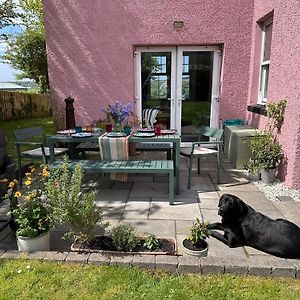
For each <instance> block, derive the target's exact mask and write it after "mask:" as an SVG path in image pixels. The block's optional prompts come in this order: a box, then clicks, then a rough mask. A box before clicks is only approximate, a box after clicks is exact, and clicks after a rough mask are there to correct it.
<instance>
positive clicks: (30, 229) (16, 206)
mask: <svg viewBox="0 0 300 300" xmlns="http://www.w3.org/2000/svg"><path fill="white" fill-rule="evenodd" d="M34 171H35V169H34V168H33V167H32V168H31V172H29V173H26V180H25V186H26V187H25V191H24V192H21V191H18V190H17V181H16V180H13V181H11V182H10V183H9V185H8V190H7V194H6V196H5V198H7V199H9V200H10V207H11V215H12V218H13V219H14V221H15V222H16V223H17V235H19V236H22V237H28V238H33V237H36V236H38V235H40V234H42V233H44V232H47V231H48V230H49V229H50V226H51V217H50V211H49V209H48V207H47V204H46V203H45V198H46V196H45V193H44V191H43V190H42V189H33V188H32V176H33V173H34ZM41 176H43V177H47V176H48V171H47V169H46V167H44V168H43V171H42V174H41Z"/></svg>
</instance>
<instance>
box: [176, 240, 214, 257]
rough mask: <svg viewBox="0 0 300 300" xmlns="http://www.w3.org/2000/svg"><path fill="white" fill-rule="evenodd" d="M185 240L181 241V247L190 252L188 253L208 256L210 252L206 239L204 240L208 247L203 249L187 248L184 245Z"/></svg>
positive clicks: (185, 251)
mask: <svg viewBox="0 0 300 300" xmlns="http://www.w3.org/2000/svg"><path fill="white" fill-rule="evenodd" d="M183 242H184V240H183V241H182V242H181V248H182V250H183V252H184V253H186V254H188V255H192V256H197V257H207V252H208V244H207V242H206V241H204V242H205V243H206V245H207V247H206V248H205V249H203V250H191V249H188V248H186V247H185V246H184V245H183Z"/></svg>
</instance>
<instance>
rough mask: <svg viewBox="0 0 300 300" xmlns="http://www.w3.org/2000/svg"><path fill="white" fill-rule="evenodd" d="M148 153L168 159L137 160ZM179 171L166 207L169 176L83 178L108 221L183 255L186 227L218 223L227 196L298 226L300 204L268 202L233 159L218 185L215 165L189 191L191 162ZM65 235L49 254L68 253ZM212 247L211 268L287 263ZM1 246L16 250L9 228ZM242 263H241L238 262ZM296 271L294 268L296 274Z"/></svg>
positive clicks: (56, 234) (207, 164) (55, 234)
mask: <svg viewBox="0 0 300 300" xmlns="http://www.w3.org/2000/svg"><path fill="white" fill-rule="evenodd" d="M147 155H150V156H151V158H153V157H154V156H155V157H156V158H163V157H164V156H165V154H164V153H158V152H141V153H140V154H138V157H139V158H143V157H144V156H147ZM180 167H181V190H180V194H179V195H176V196H175V205H173V206H170V205H169V204H168V183H167V176H164V175H151V174H149V175H148V174H144V175H141V174H139V175H134V176H133V175H130V176H129V180H128V182H115V181H112V180H110V179H109V177H104V176H101V175H99V176H94V175H92V174H90V175H87V176H86V177H85V184H84V188H86V189H97V190H98V194H97V203H98V204H99V205H100V206H101V207H103V209H104V218H105V220H107V221H109V222H110V225H111V226H114V225H116V224H118V223H120V222H122V223H128V224H131V225H133V226H134V227H135V228H136V229H137V231H138V232H139V233H154V234H156V235H157V236H161V237H171V238H175V239H176V241H177V249H178V252H177V253H178V254H179V255H182V254H183V253H182V250H181V247H180V243H181V240H182V239H183V238H185V237H186V235H187V233H188V227H189V226H190V225H191V224H192V222H193V221H194V220H195V218H196V217H201V218H202V219H203V220H205V221H210V222H216V221H219V220H220V219H219V216H218V214H217V209H218V201H219V197H220V196H221V195H222V194H223V193H232V194H235V195H236V196H238V197H240V198H241V199H242V200H244V201H245V202H246V203H247V204H249V205H251V206H252V207H253V208H255V209H256V210H258V211H260V212H262V213H264V214H266V215H268V216H269V217H271V218H287V219H289V220H290V221H292V222H294V223H296V224H297V225H300V220H299V218H298V216H299V213H300V203H299V202H295V201H288V202H280V201H270V200H268V199H266V198H265V197H264V195H263V194H262V193H261V192H260V191H259V190H258V189H257V187H256V186H255V185H254V184H252V183H249V181H248V180H247V178H246V176H245V175H244V174H243V172H241V171H238V170H234V169H232V166H231V164H230V162H229V161H226V160H224V159H223V160H222V168H221V177H220V178H221V183H220V184H218V185H217V184H215V183H214V181H215V178H216V173H215V164H214V162H211V161H209V160H204V161H203V162H202V165H201V171H202V172H201V175H200V176H198V175H197V174H196V172H194V174H193V178H192V186H191V189H190V190H187V172H188V168H187V160H186V159H185V158H183V157H182V158H181V166H180ZM5 210H6V209H5V207H3V208H2V209H1V212H2V213H4V212H5ZM63 233H64V230H63V228H60V229H55V230H53V231H52V233H51V250H53V251H54V252H55V251H59V252H66V251H69V249H70V244H69V242H67V241H64V240H61V239H60V237H61V236H62V235H63ZM208 243H209V252H208V261H210V262H211V263H212V264H213V265H215V264H217V265H218V264H219V262H220V259H221V260H222V264H223V263H224V262H226V261H227V262H230V263H231V264H232V263H237V264H238V265H240V264H241V265H242V266H244V271H243V272H246V273H247V272H248V269H249V268H248V267H247V266H246V265H245V264H247V263H248V262H255V263H256V264H257V262H262V263H267V264H269V265H270V261H271V262H272V261H273V262H274V261H276V262H277V263H278V262H281V263H282V262H284V264H285V262H286V261H288V260H283V259H278V258H275V257H272V256H270V255H267V254H265V253H263V252H260V251H257V250H255V249H253V248H250V247H240V248H234V249H231V248H228V247H227V246H226V245H224V244H223V243H221V242H219V241H218V240H216V239H214V238H209V239H208ZM0 248H1V249H3V250H15V249H17V247H16V241H15V237H14V234H13V233H12V232H11V231H10V230H9V229H8V228H6V229H5V230H3V231H2V232H1V233H0ZM51 252H52V251H51ZM55 253H56V252H55ZM241 261H242V262H243V263H240V262H241ZM289 261H292V260H289ZM245 262H246V263H245ZM156 264H157V262H156ZM195 267H196V266H195ZM298 269H300V268H298ZM245 270H246V271H245ZM295 270H296V268H295V267H294V272H295ZM263 272H265V271H263ZM284 272H285V271H284ZM289 272H291V274H292V273H293V267H291V268H289ZM263 274H264V273H262V275H263ZM280 274H281V273H280ZM284 274H285V273H284ZM289 274H290V273H289ZM281 275H282V274H281ZM285 275H286V274H285ZM292 277H295V275H294V276H293V275H292Z"/></svg>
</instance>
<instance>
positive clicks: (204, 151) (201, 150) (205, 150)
mask: <svg viewBox="0 0 300 300" xmlns="http://www.w3.org/2000/svg"><path fill="white" fill-rule="evenodd" d="M180 152H181V153H183V154H186V155H191V152H192V148H181V149H180ZM217 153H218V150H215V149H210V148H203V147H195V148H194V152H193V155H209V154H217Z"/></svg>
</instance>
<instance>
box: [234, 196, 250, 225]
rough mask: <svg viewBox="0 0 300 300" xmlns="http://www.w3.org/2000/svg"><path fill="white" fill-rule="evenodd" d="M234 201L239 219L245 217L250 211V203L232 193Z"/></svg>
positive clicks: (236, 215) (235, 211) (235, 213)
mask: <svg viewBox="0 0 300 300" xmlns="http://www.w3.org/2000/svg"><path fill="white" fill-rule="evenodd" d="M231 197H232V201H233V211H234V215H235V217H236V218H237V219H240V218H242V217H244V216H245V215H246V214H247V213H248V205H247V204H246V203H245V202H244V201H243V200H241V199H240V198H238V197H237V196H234V195H231Z"/></svg>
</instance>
